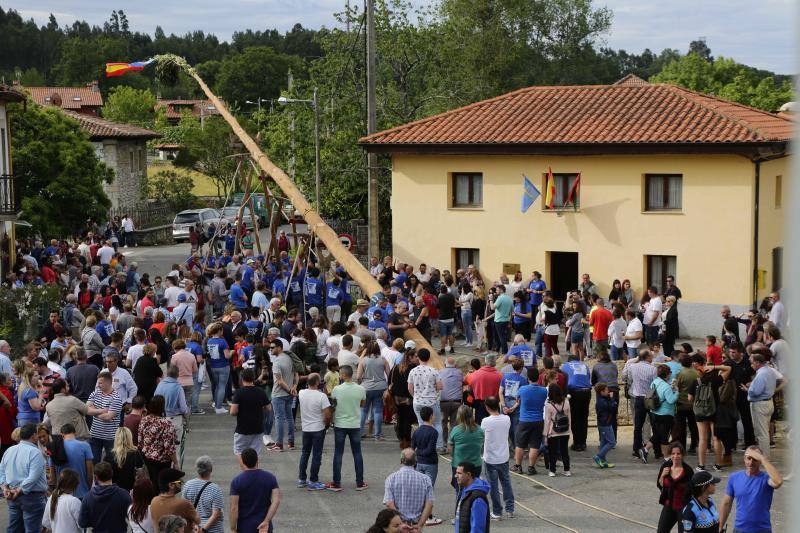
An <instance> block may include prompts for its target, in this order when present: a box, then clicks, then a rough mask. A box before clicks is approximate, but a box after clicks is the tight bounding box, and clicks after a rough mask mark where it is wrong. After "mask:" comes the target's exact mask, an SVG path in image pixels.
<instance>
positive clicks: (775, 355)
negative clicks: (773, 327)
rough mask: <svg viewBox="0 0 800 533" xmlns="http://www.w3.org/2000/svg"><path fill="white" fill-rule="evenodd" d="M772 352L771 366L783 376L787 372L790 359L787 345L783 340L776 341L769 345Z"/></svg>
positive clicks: (790, 355)
mask: <svg viewBox="0 0 800 533" xmlns="http://www.w3.org/2000/svg"><path fill="white" fill-rule="evenodd" d="M769 349H770V350H771V351H772V364H773V366H774V367H775V368H776V369H777V370H778V372H780V373H781V374H783V375H786V374H787V373H788V372H789V359H790V358H791V357H792V354H791V351H790V349H789V343H788V342H786V341H785V340H784V339H778V340H776V341H775V342H773V343H772V344H770V346H769Z"/></svg>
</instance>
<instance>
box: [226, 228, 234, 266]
mask: <svg viewBox="0 0 800 533" xmlns="http://www.w3.org/2000/svg"><path fill="white" fill-rule="evenodd" d="M235 247H236V236H235V235H230V234H229V235H225V249H226V250H227V251H229V252H230V253H231V254H233V249H234V248H235ZM228 262H230V261H228ZM226 265H227V263H226Z"/></svg>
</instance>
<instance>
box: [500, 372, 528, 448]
mask: <svg viewBox="0 0 800 533" xmlns="http://www.w3.org/2000/svg"><path fill="white" fill-rule="evenodd" d="M511 368H512V371H511V372H507V373H504V374H503V379H502V380H500V394H499V398H500V408H501V412H502V413H503V414H504V415H508V418H510V419H511V427H510V428H509V429H508V436H509V437H510V438H511V443H512V444H513V443H514V434H515V433H516V432H517V424H518V423H519V389H520V388H522V387H524V386H525V385H527V384H528V378H527V377H525V376H524V375H523V372H524V371H525V364H524V363H523V361H522V359H520V358H518V357H515V358H514V359H513V361H511Z"/></svg>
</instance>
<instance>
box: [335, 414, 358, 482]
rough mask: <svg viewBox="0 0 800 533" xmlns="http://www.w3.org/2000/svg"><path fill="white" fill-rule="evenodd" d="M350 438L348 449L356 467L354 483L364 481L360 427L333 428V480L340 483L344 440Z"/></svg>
mask: <svg viewBox="0 0 800 533" xmlns="http://www.w3.org/2000/svg"><path fill="white" fill-rule="evenodd" d="M347 438H349V439H350V449H351V450H352V451H353V463H355V467H356V484H357V485H361V484H362V483H364V458H363V457H362V456H361V429H359V428H333V442H334V446H333V482H334V483H335V484H336V485H341V484H342V456H343V455H344V441H345V439H347Z"/></svg>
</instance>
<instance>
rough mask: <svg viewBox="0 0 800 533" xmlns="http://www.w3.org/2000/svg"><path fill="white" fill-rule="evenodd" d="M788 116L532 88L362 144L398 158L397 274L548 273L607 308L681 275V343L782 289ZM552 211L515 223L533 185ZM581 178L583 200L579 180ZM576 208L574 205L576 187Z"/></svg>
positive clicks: (664, 95)
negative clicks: (403, 269)
mask: <svg viewBox="0 0 800 533" xmlns="http://www.w3.org/2000/svg"><path fill="white" fill-rule="evenodd" d="M792 129H793V123H792V121H791V119H790V118H788V117H785V116H780V115H776V114H772V113H768V112H765V111H760V110H757V109H753V108H750V107H747V106H743V105H740V104H734V103H731V102H727V101H724V100H720V99H718V98H715V97H712V96H707V95H702V94H698V93H695V92H692V91H688V90H685V89H681V88H678V87H674V86H669V85H660V84H658V85H657V84H648V83H646V82H644V81H643V80H641V79H639V78H636V77H635V76H628V77H627V78H625V79H623V80H620V82H617V83H616V84H614V85H609V86H571V87H530V88H526V89H521V90H519V91H515V92H512V93H509V94H506V95H502V96H499V97H497V98H493V99H490V100H486V101H483V102H478V103H475V104H472V105H469V106H466V107H463V108H459V109H455V110H452V111H449V112H447V113H443V114H440V115H436V116H432V117H429V118H426V119H423V120H419V121H416V122H412V123H409V124H405V125H402V126H399V127H396V128H393V129H390V130H386V131H383V132H379V133H376V134H374V135H372V136H369V137H365V138H363V139H362V140H361V144H362V145H363V146H364V147H365V149H367V150H369V151H375V152H379V153H388V154H390V155H391V157H392V198H391V209H392V245H393V253H394V255H395V256H396V258H397V259H398V260H400V261H404V262H408V263H411V264H413V265H418V264H419V263H420V262H425V263H427V264H428V265H433V266H436V267H438V268H440V269H450V270H453V271H454V269H457V268H463V267H465V266H466V265H467V264H469V263H473V264H475V265H476V266H477V267H478V268H479V269H480V270H481V272H482V274H483V275H484V277H487V278H488V279H490V280H494V279H497V278H498V277H499V276H500V274H501V273H502V272H503V271H504V270H505V271H507V272H514V271H516V270H521V271H522V273H523V276H524V279H526V280H527V279H528V278H529V277H530V274H531V272H532V271H533V270H538V271H540V272H542V274H543V276H544V279H545V281H546V282H547V285H548V288H550V289H552V290H553V291H554V293H555V296H556V297H557V298H558V299H561V298H563V296H564V293H565V291H567V290H569V289H574V288H575V287H577V285H578V282H579V276H580V274H582V273H589V274H590V275H591V278H592V280H593V281H594V282H595V283H596V284H597V285H598V288H599V293H600V294H601V295H602V296H606V295H608V293H609V291H610V288H611V283H612V281H613V280H614V279H620V280H623V279H629V280H630V281H631V283H632V286H633V288H634V291H635V293H636V297H637V298H639V297H641V294H642V291H643V290H644V288H645V287H647V286H649V285H656V286H658V287H661V288H663V286H664V281H665V279H666V277H667V276H668V275H673V276H675V281H676V285H677V286H678V287H680V289H681V291H682V293H683V298H682V300H681V303H680V321H681V325H682V327H681V330H682V332H684V333H688V334H690V335H704V334H708V333H715V332H717V331H718V330H719V319H718V314H717V313H718V308H719V306H720V305H722V304H728V305H731V307H732V308H733V309H734V311H737V310H739V311H743V310H745V309H747V308H749V307H750V306H752V305H753V304H754V303H756V302H757V301H759V300H760V299H761V298H762V297H763V296H765V295H766V294H767V293H768V292H769V291H770V290H773V289H779V288H780V287H781V286H782V283H783V280H782V272H783V267H782V258H783V253H782V250H783V231H782V224H783V211H782V207H783V205H782V204H783V200H782V198H783V195H784V193H785V188H786V186H787V185H788V177H789V176H788V172H789V166H790V165H789V162H788V157H787V156H788V152H787V150H788V147H787V146H788V141H789V140H790V137H791V134H792ZM548 169H552V173H553V178H554V182H555V197H554V201H553V207H552V208H549V207H548V206H546V205H545V203H544V196H542V197H540V198H539V199H537V200H536V202H535V203H534V204H533V206H531V207H530V208H529V209H528V210H527V212H524V213H523V212H521V202H522V196H523V176H527V177H528V178H529V179H530V181H531V182H532V183H533V184H534V185H535V186H536V188H537V189H538V190H539V191H541V192H542V194H543V195H544V193H545V185H546V179H547V178H546V176H547V173H548ZM578 176H580V180H579V182H578V184H577V186H576V178H577V177H578ZM573 186H574V188H575V189H576V190H575V194H574V196H575V197H576V201H575V202H574V203H575V204H576V205H572V204H573V202H568V201H567V198H568V197H569V192H570V190H571V189H572V188H573Z"/></svg>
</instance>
